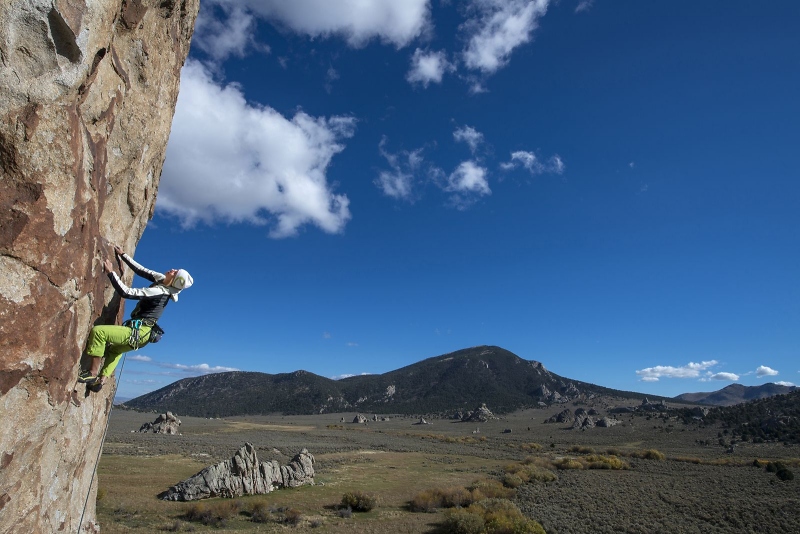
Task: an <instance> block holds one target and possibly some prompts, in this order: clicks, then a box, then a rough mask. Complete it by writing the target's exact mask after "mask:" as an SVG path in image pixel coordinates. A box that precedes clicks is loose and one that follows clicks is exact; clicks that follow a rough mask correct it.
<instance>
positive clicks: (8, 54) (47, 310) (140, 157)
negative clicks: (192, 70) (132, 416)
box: [0, 0, 199, 532]
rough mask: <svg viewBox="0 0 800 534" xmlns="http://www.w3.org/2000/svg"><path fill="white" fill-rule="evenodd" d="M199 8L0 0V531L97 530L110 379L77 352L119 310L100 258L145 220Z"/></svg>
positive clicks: (141, 0) (159, 2) (126, 244)
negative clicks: (97, 380)
mask: <svg viewBox="0 0 800 534" xmlns="http://www.w3.org/2000/svg"><path fill="white" fill-rule="evenodd" d="M198 7H199V0H10V1H5V2H2V4H0V414H1V415H2V425H0V532H58V531H65V532H76V531H77V530H78V526H79V523H81V516H82V514H83V518H82V528H81V530H82V531H85V532H92V531H96V530H97V526H96V524H95V491H96V488H95V486H96V479H95V480H94V484H92V482H91V481H92V472H93V469H94V467H95V462H96V459H97V457H98V454H99V451H100V448H101V446H102V443H101V441H102V436H103V430H104V428H105V424H106V420H107V417H108V414H109V411H110V407H111V398H110V396H111V393H112V392H113V390H114V387H113V384H111V386H112V387H106V388H104V389H103V390H102V391H101V392H100V393H98V394H88V393H87V392H86V388H85V387H84V386H82V385H78V384H77V383H76V377H77V373H78V370H79V364H80V362H79V359H80V355H81V352H82V349H83V345H84V342H85V339H86V335H87V334H88V331H89V329H90V328H91V326H92V324H93V323H94V322H95V321H97V320H98V319H99V320H100V322H113V321H115V320H116V319H119V318H120V317H121V314H122V309H121V305H120V302H119V299H118V298H116V297H115V296H114V293H113V290H112V289H111V288H110V287H109V285H108V284H107V283H106V281H107V279H106V277H105V276H104V275H103V274H102V266H101V262H102V260H103V258H105V257H113V255H112V248H111V246H110V244H118V245H120V246H121V247H123V248H124V249H125V250H127V251H130V252H132V251H133V250H135V248H136V244H137V243H138V241H139V239H140V237H141V235H142V232H143V231H144V229H145V226H146V224H147V222H148V220H149V219H150V218H151V217H152V214H153V209H154V206H155V199H156V193H157V191H158V183H159V178H160V176H161V168H162V165H163V162H164V154H165V151H166V146H167V140H168V137H169V131H170V125H171V122H172V116H173V113H174V110H175V102H176V99H177V95H178V86H179V80H180V70H181V67H182V65H183V63H184V61H185V59H186V55H187V54H188V51H189V43H190V40H191V35H192V32H193V28H194V22H195V18H196V16H197V10H198ZM128 276H130V275H128ZM87 496H88V497H89V498H88V506H86V509H85V513H84V503H85V501H86V500H87Z"/></svg>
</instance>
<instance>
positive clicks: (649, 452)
mask: <svg viewBox="0 0 800 534" xmlns="http://www.w3.org/2000/svg"><path fill="white" fill-rule="evenodd" d="M631 456H632V457H634V458H639V459H642V460H660V461H661V460H666V459H667V455H666V454H664V453H663V452H661V451H657V450H656V449H645V450H641V451H636V452H632V453H631Z"/></svg>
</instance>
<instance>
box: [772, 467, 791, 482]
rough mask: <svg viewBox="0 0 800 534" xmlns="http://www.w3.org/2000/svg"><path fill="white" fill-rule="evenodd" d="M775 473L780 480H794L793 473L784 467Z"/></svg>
mask: <svg viewBox="0 0 800 534" xmlns="http://www.w3.org/2000/svg"><path fill="white" fill-rule="evenodd" d="M775 475H777V477H778V478H779V479H781V480H794V473H792V472H791V471H789V470H788V469H786V468H784V469H780V470H779V471H778V472H777V473H775Z"/></svg>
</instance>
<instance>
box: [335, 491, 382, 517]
mask: <svg viewBox="0 0 800 534" xmlns="http://www.w3.org/2000/svg"><path fill="white" fill-rule="evenodd" d="M377 505H378V500H377V499H376V498H375V497H374V496H372V495H368V494H366V493H364V492H361V491H348V492H347V493H345V494H344V495H342V507H345V508H346V507H349V508H351V509H353V511H355V512H369V511H370V510H372V509H373V508H375V507H376V506H377Z"/></svg>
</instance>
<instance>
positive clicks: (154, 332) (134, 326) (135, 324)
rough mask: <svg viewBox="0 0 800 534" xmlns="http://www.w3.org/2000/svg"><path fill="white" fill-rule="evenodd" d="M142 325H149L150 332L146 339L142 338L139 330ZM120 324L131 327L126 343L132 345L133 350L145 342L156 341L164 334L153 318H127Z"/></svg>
mask: <svg viewBox="0 0 800 534" xmlns="http://www.w3.org/2000/svg"><path fill="white" fill-rule="evenodd" d="M142 325H144V326H149V327H150V334H149V335H148V337H147V339H146V340H144V339H142V334H141V332H140V329H141V328H142ZM122 326H127V327H128V328H130V329H131V336H130V338H128V344H129V345H130V346H131V347H133V350H138V349H139V348H140V347H141V346H142V345H144V344H145V343H158V342H159V341H160V340H161V336H163V335H164V330H163V329H162V328H161V327H160V326H158V323H156V322H155V321H154V320H153V319H128V320H127V321H125V322H124V323H122Z"/></svg>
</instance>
